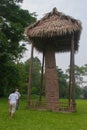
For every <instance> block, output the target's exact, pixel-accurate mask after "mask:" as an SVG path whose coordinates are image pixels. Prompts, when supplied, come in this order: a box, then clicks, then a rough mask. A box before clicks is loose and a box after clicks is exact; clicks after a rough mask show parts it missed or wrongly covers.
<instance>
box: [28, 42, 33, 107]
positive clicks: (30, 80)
mask: <svg viewBox="0 0 87 130" xmlns="http://www.w3.org/2000/svg"><path fill="white" fill-rule="evenodd" d="M32 67H33V44H32V47H31V58H30V68H29V82H28V96H27V107H30V95H31V83H32Z"/></svg>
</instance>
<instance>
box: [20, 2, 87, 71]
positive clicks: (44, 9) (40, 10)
mask: <svg viewBox="0 0 87 130" xmlns="http://www.w3.org/2000/svg"><path fill="white" fill-rule="evenodd" d="M54 7H56V8H57V10H58V11H59V12H63V13H64V14H66V15H70V16H72V17H74V18H75V19H79V20H80V21H81V22H82V27H83V30H82V33H81V38H80V41H79V50H78V53H77V54H76V55H75V64H76V65H78V66H82V65H84V64H87V0H24V2H23V4H22V8H23V9H27V10H29V12H30V13H33V12H36V14H37V15H38V17H37V18H38V19H40V18H42V17H43V16H44V14H46V13H48V12H50V11H52V9H53V8H54ZM28 48H29V49H28V51H27V52H26V53H25V54H24V58H23V60H26V59H28V58H29V57H30V47H29V46H28ZM69 55H70V53H60V54H57V55H56V65H57V66H59V68H61V69H63V70H66V69H67V67H68V65H69V62H70V59H69V58H70V56H69ZM34 56H38V58H39V59H41V54H40V53H38V52H37V51H35V53H34Z"/></svg>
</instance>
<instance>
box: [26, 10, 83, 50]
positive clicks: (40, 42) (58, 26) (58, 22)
mask: <svg viewBox="0 0 87 130" xmlns="http://www.w3.org/2000/svg"><path fill="white" fill-rule="evenodd" d="M81 29H82V27H81V22H80V21H79V20H76V19H74V18H72V17H70V16H66V15H65V14H63V13H61V12H58V11H57V9H56V8H54V9H53V10H52V12H49V13H47V14H46V15H45V16H44V17H43V18H42V19H41V20H39V21H37V22H36V23H34V24H32V25H30V26H29V27H27V28H26V30H25V33H26V35H27V36H28V37H29V39H30V40H31V41H32V42H33V44H34V46H35V47H36V48H37V49H38V50H39V51H43V49H46V48H49V47H52V48H54V49H55V51H57V52H61V51H69V50H70V44H71V37H72V34H74V40H75V43H74V44H75V50H78V42H79V38H80V33H81Z"/></svg>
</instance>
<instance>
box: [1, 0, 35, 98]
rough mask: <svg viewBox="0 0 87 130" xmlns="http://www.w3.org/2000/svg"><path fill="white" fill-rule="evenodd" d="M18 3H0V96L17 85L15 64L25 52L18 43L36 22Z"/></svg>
mask: <svg viewBox="0 0 87 130" xmlns="http://www.w3.org/2000/svg"><path fill="white" fill-rule="evenodd" d="M20 2H23V0H1V1H0V96H3V95H4V94H5V93H4V91H6V90H7V89H9V88H10V87H12V86H14V84H17V85H18V84H19V83H18V81H17V79H16V78H19V76H18V74H17V73H18V71H17V67H16V64H15V63H16V62H18V60H20V58H21V57H22V54H23V52H24V51H25V50H26V48H25V44H20V41H21V40H25V37H24V28H25V27H26V26H28V25H29V24H31V23H32V22H35V21H36V18H35V16H33V14H30V13H29V12H28V11H27V10H23V9H21V8H20V5H19V3H20ZM13 62H14V63H13ZM15 67H16V68H15ZM16 71H17V72H16ZM12 78H13V79H12ZM13 80H14V81H13Z"/></svg>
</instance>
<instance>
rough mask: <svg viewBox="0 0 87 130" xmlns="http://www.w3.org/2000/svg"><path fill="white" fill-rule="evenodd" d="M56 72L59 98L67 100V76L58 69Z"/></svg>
mask: <svg viewBox="0 0 87 130" xmlns="http://www.w3.org/2000/svg"><path fill="white" fill-rule="evenodd" d="M57 72H58V82H59V96H60V98H67V97H68V96H69V93H68V91H69V90H68V83H67V75H66V74H64V72H63V71H62V70H61V69H58V68H57Z"/></svg>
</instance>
